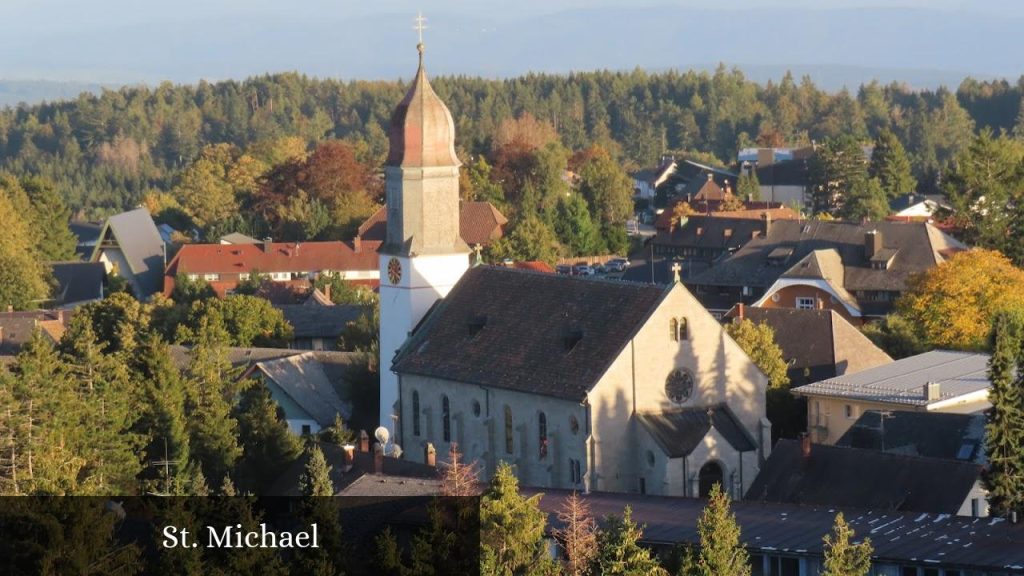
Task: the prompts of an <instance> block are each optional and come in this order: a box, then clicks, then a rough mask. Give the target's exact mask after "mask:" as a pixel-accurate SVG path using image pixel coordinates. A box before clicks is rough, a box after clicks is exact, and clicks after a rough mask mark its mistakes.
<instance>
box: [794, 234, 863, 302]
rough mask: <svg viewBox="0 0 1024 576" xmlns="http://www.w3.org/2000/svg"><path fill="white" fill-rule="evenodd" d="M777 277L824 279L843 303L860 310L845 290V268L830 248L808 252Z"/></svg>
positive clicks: (851, 295) (854, 299) (855, 300)
mask: <svg viewBox="0 0 1024 576" xmlns="http://www.w3.org/2000/svg"><path fill="white" fill-rule="evenodd" d="M779 278H784V279H795V278H800V279H805V280H824V281H825V282H827V283H828V285H829V286H830V287H831V288H832V291H833V292H835V294H836V295H837V296H839V299H840V300H842V301H843V303H845V304H846V305H847V306H848V307H850V308H853V309H854V310H860V305H859V304H858V302H857V299H856V298H854V297H853V294H850V293H849V292H848V291H847V290H846V268H845V267H843V261H842V259H841V258H840V257H839V253H838V252H836V251H835V250H834V249H832V248H827V249H823V250H815V251H813V252H811V253H809V254H808V255H806V256H804V257H803V258H801V259H800V261H799V262H797V263H796V264H793V266H792V267H791V268H790V269H789V270H786V271H785V272H783V273H782V276H780V277H779Z"/></svg>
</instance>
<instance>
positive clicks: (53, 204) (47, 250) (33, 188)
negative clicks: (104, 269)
mask: <svg viewBox="0 0 1024 576" xmlns="http://www.w3.org/2000/svg"><path fill="white" fill-rule="evenodd" d="M21 186H22V188H24V189H25V192H26V193H27V194H28V197H29V200H30V201H31V202H32V213H33V220H34V224H33V225H34V226H35V227H36V228H38V229H39V233H40V238H39V243H38V248H39V255H40V257H42V258H43V259H44V260H45V261H48V262H61V261H66V260H76V259H77V256H76V255H75V247H76V246H77V244H78V239H77V238H76V237H75V235H74V234H72V233H71V228H70V227H68V222H69V221H70V220H71V210H69V209H68V207H67V205H66V204H64V200H63V199H62V198H61V197H60V194H58V193H57V190H56V189H55V188H54V187H53V183H52V182H50V181H49V180H44V179H42V178H39V177H29V178H22V180H21Z"/></svg>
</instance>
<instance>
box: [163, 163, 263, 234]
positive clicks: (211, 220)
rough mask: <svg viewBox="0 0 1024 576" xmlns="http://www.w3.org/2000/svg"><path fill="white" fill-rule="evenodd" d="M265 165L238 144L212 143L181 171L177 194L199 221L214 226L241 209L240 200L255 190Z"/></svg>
mask: <svg viewBox="0 0 1024 576" xmlns="http://www.w3.org/2000/svg"><path fill="white" fill-rule="evenodd" d="M266 168H267V167H266V165H264V164H263V163H262V162H259V161H258V160H256V159H254V158H252V157H251V156H247V155H245V154H243V153H242V152H241V150H239V149H238V147H236V146H233V145H231V144H214V145H209V146H206V147H204V148H203V149H202V151H201V152H200V153H199V157H198V158H197V159H196V160H195V161H194V162H193V163H192V164H191V165H190V166H189V167H188V168H187V169H185V171H184V172H182V174H181V177H180V179H179V181H178V185H177V187H176V188H175V191H174V194H175V196H176V197H177V198H180V200H181V205H182V206H183V207H184V208H185V210H186V211H187V212H188V213H189V215H190V216H191V217H192V219H193V220H194V221H195V222H196V224H198V225H199V226H201V227H203V228H212V227H214V226H215V225H216V224H217V223H219V222H224V221H225V220H228V219H229V218H231V217H232V216H234V215H235V214H237V213H238V208H239V204H240V200H242V199H243V198H244V197H246V196H248V195H250V194H252V193H253V192H254V191H255V189H256V180H257V178H258V177H259V176H260V175H261V174H262V173H263V172H264V171H265V170H266Z"/></svg>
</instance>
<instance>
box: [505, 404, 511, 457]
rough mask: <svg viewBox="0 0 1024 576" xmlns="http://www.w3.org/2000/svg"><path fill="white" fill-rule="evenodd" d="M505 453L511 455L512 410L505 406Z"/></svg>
mask: <svg viewBox="0 0 1024 576" xmlns="http://www.w3.org/2000/svg"><path fill="white" fill-rule="evenodd" d="M505 453H506V454H511V453H512V409H511V408H509V407H508V406H505Z"/></svg>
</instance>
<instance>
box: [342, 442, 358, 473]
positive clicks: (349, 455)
mask: <svg viewBox="0 0 1024 576" xmlns="http://www.w3.org/2000/svg"><path fill="white" fill-rule="evenodd" d="M341 449H342V450H343V451H344V452H345V469H344V471H345V472H348V471H349V470H351V469H352V466H353V464H354V463H355V461H356V447H355V446H354V445H352V444H345V445H344V446H342V447H341Z"/></svg>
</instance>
